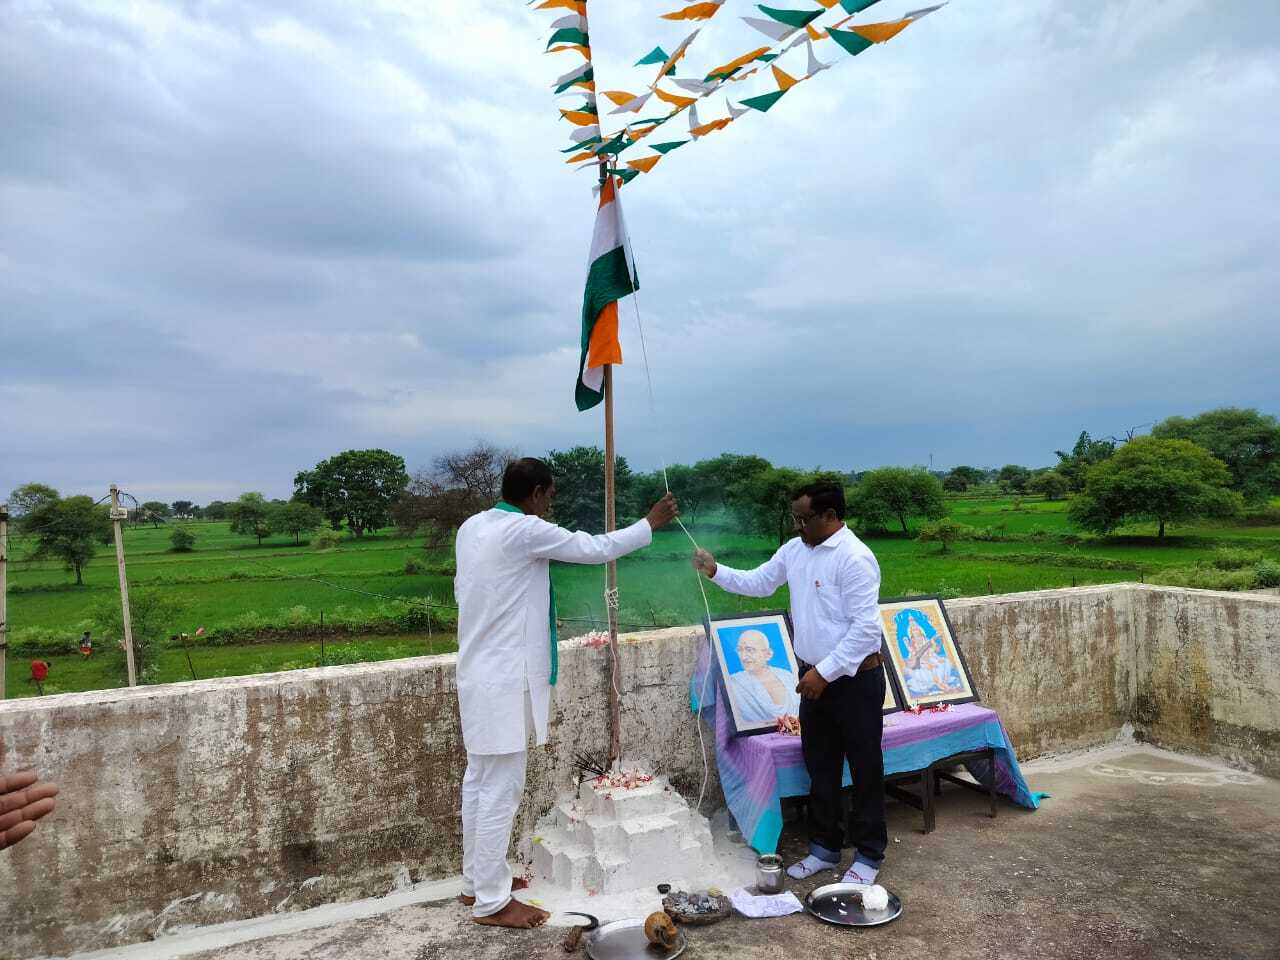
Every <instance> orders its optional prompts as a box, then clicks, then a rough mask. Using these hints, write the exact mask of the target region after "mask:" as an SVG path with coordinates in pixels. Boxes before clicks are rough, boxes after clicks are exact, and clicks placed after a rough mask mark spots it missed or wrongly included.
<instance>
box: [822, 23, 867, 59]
mask: <svg viewBox="0 0 1280 960" xmlns="http://www.w3.org/2000/svg"><path fill="white" fill-rule="evenodd" d="M827 33H828V34H829V35H830V37H831V39H832V40H834V41H835V42H836V43H838V44H840V46H842V47H844V50H845V52H846V53H848V54H850V55H851V56H855V57H856V56H857V55H858V54H860V53H861V52H862V51H863V50H865V49H867V47H869V46H871V41H870V40H868V39H867V38H866V37H863V36H861V35H859V34H856V33H854V32H853V31H851V30H837V29H836V28H835V27H832V28H831V29H830V30H828V31H827Z"/></svg>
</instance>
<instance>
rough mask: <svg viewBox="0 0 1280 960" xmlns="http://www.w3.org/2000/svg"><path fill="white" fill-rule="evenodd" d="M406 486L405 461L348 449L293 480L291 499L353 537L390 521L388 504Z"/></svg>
mask: <svg viewBox="0 0 1280 960" xmlns="http://www.w3.org/2000/svg"><path fill="white" fill-rule="evenodd" d="M408 484H409V474H407V473H406V472H405V469H404V458H403V457H398V456H396V455H395V454H394V453H388V452H387V451H386V450H347V451H344V452H343V453H340V454H338V455H337V456H334V457H330V458H329V459H328V460H321V461H320V462H319V463H317V464H316V465H315V468H314V469H312V470H303V471H301V472H300V473H299V474H298V475H297V476H296V477H294V479H293V487H294V494H293V496H294V499H295V500H301V501H302V502H303V503H309V504H311V505H312V506H313V507H317V508H319V510H320V512H321V513H323V514H324V516H325V519H327V520H328V521H329V523H330V524H331V525H332V526H333V529H335V530H340V529H342V525H343V524H344V523H345V524H346V526H347V529H348V530H350V531H351V532H352V533H353V534H354V535H355V536H356V537H363V536H364V535H365V532H366V531H370V530H372V531H377V530H378V529H379V528H381V527H385V526H386V525H387V524H388V523H389V522H390V511H391V505H392V504H393V503H395V502H396V501H397V500H399V499H400V496H401V494H403V493H404V489H405V487H406V486H408Z"/></svg>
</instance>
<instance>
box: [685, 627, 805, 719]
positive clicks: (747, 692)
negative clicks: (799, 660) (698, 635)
mask: <svg viewBox="0 0 1280 960" xmlns="http://www.w3.org/2000/svg"><path fill="white" fill-rule="evenodd" d="M707 631H708V633H709V634H710V636H711V645H712V647H714V648H715V651H716V659H717V661H719V664H720V676H721V677H722V678H723V679H724V690H725V695H726V696H727V697H728V700H729V709H730V710H731V711H732V713H733V725H734V728H735V729H736V730H737V731H738V733H739V734H751V733H773V732H774V731H775V730H776V729H777V728H778V718H779V717H781V716H783V715H784V714H791V716H793V717H794V716H798V715H799V713H800V694H798V693H796V684H797V683H799V682H800V680H799V677H798V676H797V670H796V655H795V652H794V651H793V650H792V649H791V619H790V618H789V617H788V616H787V614H786V612H785V611H777V612H770V613H755V614H750V615H738V614H733V615H730V616H723V617H712V618H711V620H710V621H708V622H707Z"/></svg>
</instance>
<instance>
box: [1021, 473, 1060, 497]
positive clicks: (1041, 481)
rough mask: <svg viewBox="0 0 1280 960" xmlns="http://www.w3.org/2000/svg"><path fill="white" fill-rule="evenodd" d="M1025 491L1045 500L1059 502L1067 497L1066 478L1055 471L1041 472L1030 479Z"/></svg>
mask: <svg viewBox="0 0 1280 960" xmlns="http://www.w3.org/2000/svg"><path fill="white" fill-rule="evenodd" d="M1027 489H1028V490H1030V491H1031V492H1032V493H1038V494H1040V495H1041V496H1042V497H1044V498H1045V499H1046V500H1061V499H1062V498H1063V497H1065V496H1066V495H1067V478H1066V477H1064V476H1063V475H1062V474H1060V473H1059V472H1058V471H1057V470H1041V471H1040V472H1039V473H1037V474H1036V475H1035V476H1034V477H1032V478H1031V481H1030V482H1029V483H1028V484H1027Z"/></svg>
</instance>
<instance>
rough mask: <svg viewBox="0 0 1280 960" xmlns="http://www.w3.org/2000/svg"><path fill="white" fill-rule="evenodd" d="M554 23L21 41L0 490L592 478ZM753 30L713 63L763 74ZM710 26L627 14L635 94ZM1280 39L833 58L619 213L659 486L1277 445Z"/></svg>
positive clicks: (12, 80) (1259, 25)
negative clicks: (1236, 432) (1086, 444)
mask: <svg viewBox="0 0 1280 960" xmlns="http://www.w3.org/2000/svg"><path fill="white" fill-rule="evenodd" d="M896 12H898V11H889V13H890V14H892V13H896ZM886 15H888V14H886ZM1210 19H1211V22H1212V23H1213V25H1214V27H1213V29H1212V30H1206V29H1204V24H1205V23H1206V22H1209V21H1210ZM546 20H547V18H546V17H545V16H544V15H543V14H541V13H538V12H536V11H533V10H532V9H529V8H526V7H523V6H521V5H516V4H498V3H484V4H458V3H456V2H451V0H436V2H428V3H420V2H416V0H415V2H412V3H411V2H394V0H380V2H376V3H367V4H360V5H355V6H352V5H350V4H346V3H337V2H321V3H306V4H303V3H292V2H283V3H275V4H259V3H251V2H229V3H221V4H217V5H209V4H205V3H200V2H195V0H191V2H185V3H173V2H167V3H161V2H142V0H140V2H136V3H131V4H128V5H119V6H113V7H105V8H104V7H102V6H100V5H96V4H88V3H80V2H71V0H45V2H39V3H37V2H35V0H22V2H19V3H15V4H9V5H7V6H5V7H4V8H3V9H0V124H2V125H3V129H4V130H5V131H6V137H5V141H6V143H5V150H4V151H0V415H2V416H3V423H4V428H5V429H4V434H5V436H6V441H5V447H4V450H3V454H0V491H3V490H7V489H9V488H11V487H13V486H16V485H17V484H18V483H22V482H26V481H28V480H37V479H38V480H43V481H47V482H51V483H53V484H55V485H57V486H59V487H61V488H63V489H66V490H69V491H73V490H80V489H84V490H96V489H98V488H99V487H104V488H105V485H106V484H107V483H110V482H112V481H113V480H114V481H117V482H126V481H128V482H129V483H132V484H133V488H136V489H137V490H143V491H144V492H146V493H148V494H149V495H153V496H159V497H162V498H167V499H173V498H177V497H182V496H193V495H194V496H196V497H197V498H199V497H205V498H208V497H212V496H215V495H216V496H223V497H226V496H234V495H235V494H237V493H239V492H240V491H242V490H246V489H259V490H263V491H264V492H266V493H268V494H269V495H283V494H287V493H288V491H289V489H290V486H291V479H292V476H293V474H294V472H295V471H296V470H298V469H299V468H302V467H305V466H308V465H310V464H311V463H314V462H315V461H317V460H319V459H321V458H322V457H325V456H328V455H331V454H332V453H335V452H337V451H338V450H341V449H345V448H348V447H368V446H376V445H381V446H386V447H388V448H390V449H393V450H395V451H396V452H398V453H401V454H402V455H403V456H405V457H406V459H407V460H408V461H409V463H410V466H416V465H420V464H424V463H426V462H427V461H428V460H429V459H430V458H431V457H432V456H433V455H435V454H436V453H439V452H441V451H442V450H445V449H448V448H449V447H451V446H456V445H459V444H466V443H469V442H470V441H471V440H473V439H475V438H478V437H485V438H489V439H492V440H494V441H495V442H498V443H502V444H506V445H516V446H519V447H521V448H522V449H526V450H529V451H531V452H535V453H536V452H540V451H542V450H545V449H547V448H550V447H557V448H563V447H565V446H568V445H571V444H573V443H579V442H587V443H590V442H598V440H599V438H598V433H599V430H600V425H599V418H598V417H597V416H595V415H585V416H580V415H578V414H576V413H574V412H573V409H572V406H571V404H570V400H569V396H570V392H571V385H572V380H573V377H574V374H575V373H576V365H577V350H578V347H577V342H578V311H579V309H580V298H581V283H582V277H583V269H584V263H583V260H584V257H585V252H586V249H587V244H588V240H589V236H590V230H591V219H592V215H593V200H592V198H591V196H590V193H589V190H588V187H589V185H590V182H591V175H590V174H589V173H581V172H576V171H572V170H570V169H569V168H567V167H565V166H564V164H563V163H562V160H563V157H562V155H561V154H559V153H558V152H557V151H558V150H559V149H560V147H561V146H562V145H563V144H564V142H565V140H564V137H565V133H566V125H565V124H563V123H562V122H560V121H559V120H558V116H557V114H556V107H557V105H561V106H563V105H565V104H566V103H568V102H569V101H560V102H559V104H557V101H555V100H554V99H553V98H552V96H551V92H550V89H549V86H550V83H551V80H552V79H553V78H554V77H555V76H556V75H558V74H559V73H560V72H562V71H563V70H564V69H566V68H567V66H568V55H565V56H544V55H542V54H541V52H540V48H541V46H542V40H541V39H540V38H542V37H544V36H545V24H546ZM727 20H728V22H727V23H724V24H721V23H720V21H719V20H717V21H715V22H714V23H713V24H712V25H710V26H709V27H708V28H707V30H706V31H704V35H700V38H699V40H698V43H697V45H696V46H695V47H694V52H693V53H691V55H690V60H689V62H690V63H692V64H696V65H702V64H704V63H711V62H712V61H715V62H721V60H719V59H717V58H723V59H728V58H729V57H731V56H733V55H734V54H735V53H737V52H739V51H740V50H742V49H747V46H744V44H750V43H752V42H753V39H752V37H751V34H750V30H749V29H748V28H746V27H745V26H743V25H741V24H739V23H737V22H736V21H733V19H732V17H730V18H727ZM686 26H687V25H671V24H666V23H664V22H661V21H657V20H656V18H651V17H648V16H647V15H646V16H641V15H640V14H638V13H637V12H636V11H635V10H634V9H632V8H631V7H629V6H627V5H606V6H605V7H603V8H602V9H601V10H600V11H593V15H592V33H593V38H594V40H595V44H594V46H595V50H596V54H597V69H598V74H599V76H600V79H601V85H602V88H605V89H608V88H619V87H623V88H625V87H627V85H628V84H631V85H633V86H634V85H635V84H636V83H639V84H643V83H644V82H646V80H647V79H648V77H647V75H645V76H641V75H640V74H641V73H642V72H641V71H637V72H636V73H635V74H631V73H629V72H628V65H629V64H630V63H631V62H632V61H634V59H636V57H638V56H639V55H640V54H641V53H643V52H645V50H647V49H649V48H650V47H652V45H653V43H655V42H663V43H665V44H673V43H674V42H676V41H677V40H678V39H679V37H680V36H683V31H684V30H685V29H686ZM1278 28H1280V7H1277V6H1276V5H1275V4H1274V3H1272V2H1270V0H1251V2H1248V3H1241V4H1239V5H1237V6H1236V7H1233V12H1232V16H1231V17H1229V18H1223V17H1221V16H1220V15H1218V12H1217V11H1216V9H1215V8H1214V7H1212V6H1211V5H1210V4H1208V2H1207V0H1176V2H1174V0H1171V2H1168V3H1163V4H1157V5H1154V6H1153V5H1151V4H1149V3H1148V4H1138V3H1130V2H1117V3H1111V4H1107V5H1105V6H1103V7H1100V8H1097V9H1094V8H1092V7H1081V6H1080V5H1078V4H1069V3H1067V2H1065V0H1036V2H1031V3H1012V2H1003V3H991V4H981V5H979V4H966V3H954V4H951V5H950V6H948V7H947V8H946V9H945V10H943V11H940V12H939V13H937V14H935V15H934V16H932V17H930V18H929V19H927V20H925V21H923V22H922V23H920V24H918V25H915V26H913V27H912V28H911V29H910V30H909V31H907V32H906V33H904V34H903V35H902V36H901V37H899V38H897V39H895V40H894V41H893V42H892V43H890V44H888V45H886V46H884V47H881V48H876V49H874V50H871V51H868V52H867V53H866V54H864V55H862V56H860V57H858V58H857V59H856V60H854V61H848V60H847V58H844V57H843V56H842V55H838V54H835V53H834V51H826V50H824V51H821V52H822V54H823V55H824V57H825V59H826V60H827V61H829V62H833V63H834V64H835V69H832V70H831V71H829V72H827V73H824V74H822V75H821V76H820V77H818V78H817V79H816V80H815V81H814V82H812V83H806V84H803V85H802V86H800V87H797V88H796V89H795V90H793V91H792V92H791V93H789V94H788V96H787V98H786V100H785V101H783V102H782V103H780V104H779V105H778V107H776V108H775V109H774V110H773V111H771V112H770V113H769V114H768V116H767V117H763V116H759V115H754V114H753V115H748V116H745V117H743V118H742V120H741V121H739V122H738V123H736V124H735V125H734V126H733V127H731V128H730V129H728V130H726V131H724V132H723V133H717V134H715V135H714V136H711V137H708V138H706V139H704V140H701V141H699V142H698V143H696V144H692V145H690V146H688V147H686V148H684V149H682V150H680V151H677V152H675V153H672V154H670V155H669V156H667V157H666V158H665V159H664V160H663V162H662V164H661V166H659V167H658V168H657V169H656V170H655V172H654V173H653V174H651V175H647V176H645V177H642V178H640V179H638V180H637V181H635V182H634V184H633V185H632V186H631V187H629V188H628V189H627V190H626V191H625V202H626V204H627V213H628V219H629V223H630V226H631V231H632V234H633V238H634V244H635V249H636V255H637V257H638V260H639V267H640V274H641V281H642V284H643V286H642V290H641V295H640V297H639V306H640V310H641V312H642V318H643V322H644V326H645V330H646V333H647V335H648V340H647V347H648V355H649V358H650V360H651V361H652V369H651V371H650V373H651V376H652V382H653V397H654V402H653V404H652V405H651V404H650V401H649V388H648V383H647V380H646V376H645V370H644V367H643V365H642V364H641V363H640V362H639V361H640V360H641V351H640V348H639V347H640V345H639V342H638V338H637V329H636V325H635V319H634V315H633V313H632V311H633V307H632V306H630V305H626V306H624V310H623V318H624V320H623V339H624V349H625V352H626V355H627V364H626V365H625V366H624V368H623V369H622V370H621V371H619V374H618V388H619V409H618V429H619V437H620V448H621V450H622V452H624V453H626V454H627V455H628V457H629V459H630V460H631V462H632V463H633V465H635V466H639V467H641V468H646V467H654V466H657V465H658V464H659V463H660V462H662V461H675V460H679V461H690V460H694V459H698V458H700V457H704V456H709V455H714V454H715V453H718V452H720V451H721V450H723V449H736V450H740V451H751V452H759V453H761V454H763V455H765V456H768V457H770V458H772V459H774V460H777V461H780V462H786V463H793V464H797V465H810V464H812V465H816V464H823V465H826V466H833V467H867V466H874V465H878V464H881V463H895V462H901V463H913V462H927V460H928V457H929V455H930V454H933V455H934V457H935V459H936V462H937V463H938V464H939V465H946V464H949V463H956V462H976V463H982V464H992V465H999V464H1001V463H1005V462H1010V461H1013V462H1025V463H1033V464H1034V463H1045V462H1048V461H1050V460H1051V459H1052V450H1053V449H1054V448H1055V447H1062V446H1064V445H1066V444H1069V443H1070V442H1071V440H1072V439H1073V438H1074V436H1075V434H1076V433H1078V432H1079V430H1080V429H1084V428H1088V429H1090V430H1091V431H1092V432H1094V433H1099V434H1108V433H1118V432H1122V431H1123V430H1125V429H1126V428H1128V427H1129V426H1132V425H1134V424H1137V423H1142V422H1148V421H1151V420H1155V419H1160V418H1162V417H1164V416H1167V415H1170V414H1173V413H1194V412H1196V411H1197V410H1200V409H1205V408H1208V407H1211V406H1215V405H1221V404H1227V403H1231V404H1243V405H1257V406H1261V407H1263V408H1264V409H1266V410H1268V411H1269V412H1273V413H1274V412H1278V410H1280V389H1277V387H1276V386H1275V380H1274V377H1273V376H1272V374H1271V371H1270V368H1269V366H1270V365H1269V363H1268V361H1267V358H1268V357H1271V356H1275V355H1277V354H1280V332H1278V331H1277V328H1276V326H1275V324H1274V323H1273V322H1271V318H1272V317H1273V316H1274V309H1273V304H1274V303H1275V302H1276V300H1277V296H1278V295H1280V274H1278V273H1277V271H1275V269H1274V267H1273V262H1272V260H1273V257H1272V253H1271V246H1272V242H1273V238H1274V236H1275V235H1276V232H1277V227H1278V226H1280V224H1278V223H1277V220H1280V214H1278V213H1277V211H1278V210H1280V202H1277V201H1280V189H1278V184H1277V179H1278V175H1277V173H1276V171H1277V170H1280V162H1277V161H1278V160H1280V133H1278V132H1277V129H1276V127H1275V125H1274V123H1270V122H1269V119H1268V118H1269V117H1270V114H1271V113H1272V112H1273V110H1272V105H1273V104H1274V103H1275V101H1276V99H1277V94H1278V93H1280V67H1278V66H1277V64H1280V57H1278V56H1277V53H1278V52H1280V51H1278V50H1277V46H1278V44H1280V42H1278V41H1277V40H1276V39H1275V38H1276V37H1277V36H1280V29H1278ZM642 47H643V48H644V49H643V50H642V49H640V48H642ZM633 48H634V49H633ZM743 86H744V87H745V86H748V85H743ZM743 92H754V91H745V90H744V91H743ZM733 95H734V96H735V97H737V96H740V95H741V94H740V93H739V91H738V90H737V89H735V90H733ZM676 122H677V124H679V123H680V122H681V121H676Z"/></svg>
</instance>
